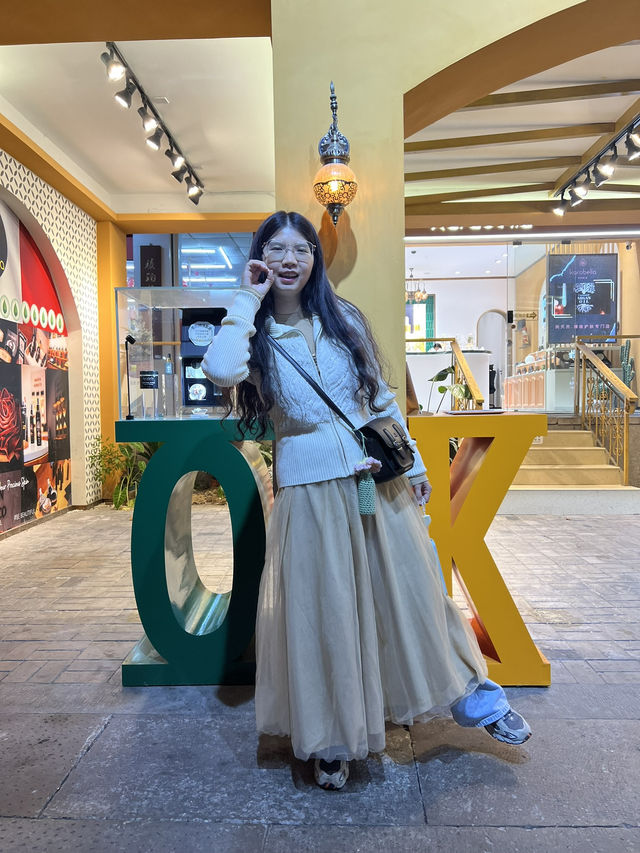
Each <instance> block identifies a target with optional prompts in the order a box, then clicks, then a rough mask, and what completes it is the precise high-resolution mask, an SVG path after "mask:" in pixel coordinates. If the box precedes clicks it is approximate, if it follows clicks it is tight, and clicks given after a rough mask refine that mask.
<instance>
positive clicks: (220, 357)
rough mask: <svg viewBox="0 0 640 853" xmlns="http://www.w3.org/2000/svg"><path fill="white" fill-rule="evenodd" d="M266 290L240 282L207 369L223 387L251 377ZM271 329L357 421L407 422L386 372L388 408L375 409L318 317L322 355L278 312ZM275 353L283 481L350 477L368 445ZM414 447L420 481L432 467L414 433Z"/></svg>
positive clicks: (382, 396)
mask: <svg viewBox="0 0 640 853" xmlns="http://www.w3.org/2000/svg"><path fill="white" fill-rule="evenodd" d="M260 301H261V300H260V297H259V295H258V294H257V293H256V292H255V291H254V290H250V289H248V288H245V287H241V288H239V290H238V292H237V294H236V295H235V296H234V299H233V302H232V303H231V306H230V307H229V311H228V313H227V315H226V317H225V318H224V319H223V321H222V327H221V329H220V331H219V332H218V334H217V335H216V336H215V338H214V339H213V342H212V343H211V345H210V347H209V349H208V350H207V352H206V354H205V356H204V359H203V360H202V369H203V371H204V373H205V376H207V377H208V378H209V379H210V380H211V381H212V382H215V384H216V385H220V386H221V387H231V386H233V385H237V384H238V383H239V382H242V381H243V380H245V379H250V377H249V367H248V362H249V356H250V349H249V348H250V344H249V339H250V338H251V337H252V335H254V334H255V327H254V325H253V321H254V318H255V315H256V313H257V311H258V309H259V307H260ZM265 329H266V331H267V332H268V334H270V335H271V336H272V337H274V338H277V339H278V342H279V343H280V344H281V346H282V347H284V348H285V349H286V350H287V351H288V352H289V353H290V354H291V355H292V356H293V357H294V358H295V360H296V361H297V362H298V364H300V365H301V367H303V368H304V369H305V370H306V371H307V373H309V374H310V375H311V376H312V377H313V378H314V379H315V380H316V382H318V383H319V384H320V385H321V386H322V387H323V388H324V390H325V392H326V393H327V394H328V395H329V397H331V399H332V400H333V401H334V402H335V403H336V404H337V405H338V406H339V408H340V409H342V411H343V412H344V413H345V414H346V415H347V417H348V418H349V419H350V420H351V422H352V423H353V424H354V426H356V427H360V426H362V425H363V424H365V423H366V422H367V421H369V420H371V418H372V417H382V416H383V415H389V416H390V417H392V418H395V419H396V420H398V421H399V422H400V423H404V421H403V418H402V414H401V412H400V409H399V408H398V404H397V403H396V399H395V396H394V395H393V394H392V393H391V391H390V390H389V388H388V387H387V386H386V385H385V384H384V382H383V381H382V380H381V379H380V380H379V381H380V391H379V393H378V396H377V398H376V405H377V406H382V407H383V411H380V412H373V413H372V412H371V411H370V410H369V408H368V407H367V406H362V405H360V403H359V401H358V399H357V388H358V382H357V376H356V374H355V369H354V366H353V363H352V359H351V357H350V355H349V353H348V352H347V351H346V350H345V349H344V347H342V346H340V345H339V344H337V343H336V342H335V341H333V340H331V338H329V337H328V336H327V335H324V334H323V330H322V325H321V323H320V320H319V318H318V317H317V316H316V315H314V316H313V334H314V339H315V344H316V357H315V361H314V359H313V356H312V355H311V353H310V351H309V347H308V346H307V343H306V341H305V338H304V335H303V334H302V332H300V331H299V330H298V329H295V328H293V327H291V326H283V325H279V324H278V323H276V322H275V320H274V319H273V318H272V317H269V318H268V319H267V322H266V325H265ZM273 357H274V359H275V377H274V378H275V382H274V390H275V405H274V406H273V408H272V409H271V411H270V412H269V417H270V418H271V420H272V422H273V426H274V431H275V437H276V442H277V453H276V477H277V481H278V485H279V486H297V485H300V484H302V483H318V482H321V481H323V480H333V479H335V478H338V477H349V476H352V475H353V473H354V466H355V465H356V464H357V463H358V462H360V461H361V459H362V456H363V452H362V446H361V445H360V444H359V442H358V440H357V439H356V437H355V436H354V435H353V433H352V431H351V430H350V429H349V427H348V426H347V425H346V424H345V423H344V422H343V421H342V420H341V419H340V418H339V417H338V416H337V415H335V414H334V413H333V412H332V411H331V409H329V407H328V406H327V404H326V403H325V402H324V401H323V400H322V399H321V398H320V397H319V396H318V395H317V394H316V392H315V391H314V390H313V388H311V386H310V385H309V383H308V382H306V381H305V380H304V379H303V378H302V376H300V374H299V373H298V372H297V371H296V370H295V368H294V367H293V366H292V365H291V364H289V362H288V361H287V360H286V359H285V358H284V357H283V356H282V355H280V354H279V353H276V352H275V351H274V353H273ZM411 446H412V448H413V451H414V453H415V461H414V465H413V468H411V470H410V471H408V472H407V474H406V476H407V477H409V478H410V479H411V481H412V482H413V483H417V482H421V481H423V480H425V479H426V476H425V467H424V464H423V462H422V459H421V458H420V454H419V453H418V452H417V449H416V445H415V442H414V441H413V440H411Z"/></svg>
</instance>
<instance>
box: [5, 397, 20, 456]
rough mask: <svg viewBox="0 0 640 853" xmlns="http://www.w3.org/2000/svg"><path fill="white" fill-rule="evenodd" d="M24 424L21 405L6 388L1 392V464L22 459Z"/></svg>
mask: <svg viewBox="0 0 640 853" xmlns="http://www.w3.org/2000/svg"><path fill="white" fill-rule="evenodd" d="M21 445H22V424H21V423H20V404H19V403H18V401H17V400H16V398H15V397H14V396H13V394H12V393H11V392H10V391H8V390H7V389H6V388H3V389H2V390H1V391H0V462H11V460H12V459H19V458H20V448H21Z"/></svg>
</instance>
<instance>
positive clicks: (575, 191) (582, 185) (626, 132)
mask: <svg viewBox="0 0 640 853" xmlns="http://www.w3.org/2000/svg"><path fill="white" fill-rule="evenodd" d="M639 129H640V114H636V115H635V116H634V118H633V119H632V120H631V121H630V122H629V123H628V124H627V125H625V127H623V128H621V129H620V130H619V131H618V132H617V133H616V135H615V136H614V137H613V138H612V139H609V140H608V141H607V144H606V147H603V148H601V149H600V150H599V151H598V152H597V153H596V154H594V155H593V157H591V159H590V160H589V161H588V162H586V163H584V164H583V165H581V167H580V171H579V172H577V173H576V174H574V175H573V176H572V177H570V178H569V179H568V180H567V181H566V182H565V183H563V184H562V185H561V186H559V187H558V189H557V190H556V191H555V192H554V193H553V195H554V196H555V197H557V196H560V201H559V202H558V201H556V202H555V205H556V206H555V207H553V208H552V210H553V212H554V213H556V214H557V215H558V216H562V215H563V214H564V210H563V205H562V202H563V201H565V197H564V194H565V192H566V194H567V196H568V201H569V204H570V205H571V207H576V206H577V205H579V204H580V202H581V201H582V200H583V199H584V198H585V197H586V196H587V194H588V192H589V184H590V183H593V184H594V186H596V187H601V186H602V184H604V183H605V182H606V181H608V180H609V178H611V177H612V176H613V174H614V172H615V170H616V165H617V161H618V143H619V142H622V141H623V140H624V142H625V145H626V148H627V154H626V157H627V160H629V161H632V160H637V159H638V157H640V133H639V132H638V130H639ZM620 189H621V188H620V187H616V191H618V192H619V191H620Z"/></svg>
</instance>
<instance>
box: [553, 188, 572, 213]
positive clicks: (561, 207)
mask: <svg viewBox="0 0 640 853" xmlns="http://www.w3.org/2000/svg"><path fill="white" fill-rule="evenodd" d="M568 207H569V201H568V199H566V198H565V197H564V193H563V194H562V198H561V199H560V201H559V202H558V203H557V204H556V206H555V207H554V208H553V212H554V213H555V215H556V216H564V214H565V212H566V210H567V208H568Z"/></svg>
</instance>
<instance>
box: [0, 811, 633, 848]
mask: <svg viewBox="0 0 640 853" xmlns="http://www.w3.org/2000/svg"><path fill="white" fill-rule="evenodd" d="M266 833H267V830H266V828H265V827H263V826H251V825H235V826H234V825H232V824H222V823H213V822H212V821H205V820H197V821H196V820H194V821H170V820H139V821H128V820H127V821H124V820H109V821H106V820H51V819H48V818H42V819H40V820H20V819H16V818H13V819H10V818H4V819H0V849H1V850H6V851H9V850H28V851H29V853H53V851H56V852H57V851H66V850H69V851H71V850H73V851H78V853H123V851H126V853H149V851H153V853H176V851H177V850H179V851H180V853H207V851H213V850H215V853H260V851H262V849H263V846H264V839H265V835H266ZM587 853H588V851H587ZM609 853H618V851H617V850H615V849H613V850H612V849H610V850H609Z"/></svg>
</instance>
